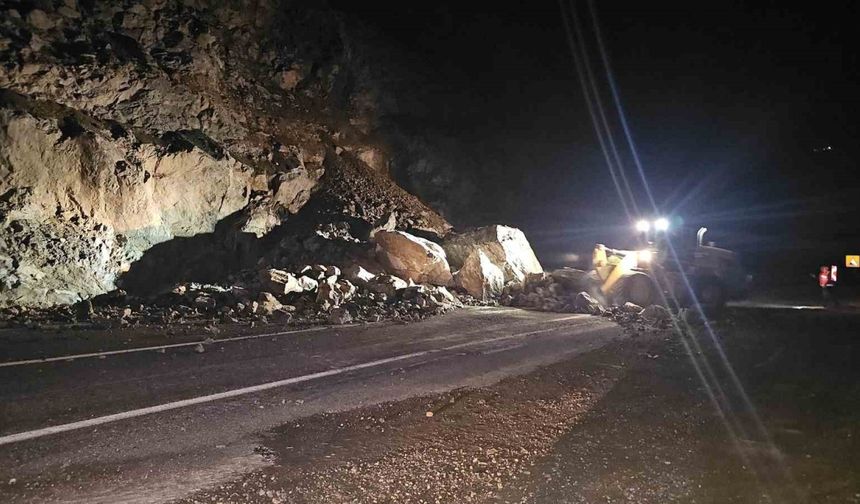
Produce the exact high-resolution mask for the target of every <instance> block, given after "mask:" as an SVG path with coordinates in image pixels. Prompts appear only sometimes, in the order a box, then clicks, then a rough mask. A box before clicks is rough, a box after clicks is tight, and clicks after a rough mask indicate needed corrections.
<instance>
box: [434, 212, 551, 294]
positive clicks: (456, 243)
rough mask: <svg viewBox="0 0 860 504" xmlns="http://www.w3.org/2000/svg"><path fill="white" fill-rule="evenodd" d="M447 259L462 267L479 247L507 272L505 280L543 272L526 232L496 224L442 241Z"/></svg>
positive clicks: (450, 262)
mask: <svg viewBox="0 0 860 504" xmlns="http://www.w3.org/2000/svg"><path fill="white" fill-rule="evenodd" d="M442 247H443V249H444V250H445V253H446V255H447V257H448V262H449V264H450V265H451V267H452V268H454V269H460V268H462V267H463V266H464V265H465V263H466V260H467V259H468V258H469V256H470V255H472V253H474V252H475V251H477V250H480V251H482V252H483V253H484V254H486V256H487V257H488V258H489V260H490V261H491V262H492V263H493V264H495V265H496V266H497V267H498V268H499V269H501V270H502V272H503V273H504V275H505V281H506V282H511V281H513V282H518V283H519V282H522V281H523V280H525V278H526V275H528V274H530V273H542V272H543V268H542V267H541V265H540V262H539V261H538V259H537V257H536V256H535V253H534V251H533V250H532V247H531V245H529V242H528V240H527V239H526V235H525V234H523V232H522V231H520V230H519V229H517V228H512V227H508V226H500V225H493V226H487V227H483V228H478V229H475V230H474V231H470V232H467V233H462V234H459V235H456V236H453V237H450V238H448V239H446V240H445V241H444V242H443V244H442Z"/></svg>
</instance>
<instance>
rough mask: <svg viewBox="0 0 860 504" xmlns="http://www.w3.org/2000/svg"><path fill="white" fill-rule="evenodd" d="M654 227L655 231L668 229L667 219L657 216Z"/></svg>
mask: <svg viewBox="0 0 860 504" xmlns="http://www.w3.org/2000/svg"><path fill="white" fill-rule="evenodd" d="M654 229H656V230H657V231H668V230H669V219H666V218H663V217H661V218H659V219H657V220H655V221H654Z"/></svg>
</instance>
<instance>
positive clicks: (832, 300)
mask: <svg viewBox="0 0 860 504" xmlns="http://www.w3.org/2000/svg"><path fill="white" fill-rule="evenodd" d="M818 286H819V287H821V302H822V304H823V305H824V306H839V300H838V299H836V296H835V294H834V288H835V286H836V266H821V268H819V270H818Z"/></svg>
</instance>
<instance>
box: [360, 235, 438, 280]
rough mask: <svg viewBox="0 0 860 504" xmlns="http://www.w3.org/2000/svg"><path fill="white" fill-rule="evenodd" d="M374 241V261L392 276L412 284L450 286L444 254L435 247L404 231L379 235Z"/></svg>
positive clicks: (429, 242) (434, 244)
mask: <svg viewBox="0 0 860 504" xmlns="http://www.w3.org/2000/svg"><path fill="white" fill-rule="evenodd" d="M374 241H375V242H376V258H377V260H378V261H379V262H380V264H382V266H383V267H384V268H385V269H386V270H387V271H388V272H390V273H391V274H393V275H397V276H399V277H401V278H404V279H407V280H412V281H413V282H415V283H430V284H434V285H443V286H447V285H451V284H452V283H453V280H454V279H453V276H452V275H451V268H450V267H449V266H448V260H447V259H446V257H445V251H444V250H443V249H442V247H441V246H439V245H438V244H436V243H433V242H431V241H430V240H426V239H424V238H419V237H418V236H414V235H411V234H409V233H405V232H403V231H379V232H377V233H376V235H375V236H374Z"/></svg>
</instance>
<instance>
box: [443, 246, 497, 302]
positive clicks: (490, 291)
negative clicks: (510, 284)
mask: <svg viewBox="0 0 860 504" xmlns="http://www.w3.org/2000/svg"><path fill="white" fill-rule="evenodd" d="M454 283H455V284H456V285H457V287H460V288H462V289H463V290H465V291H466V292H468V293H469V294H471V295H472V296H474V297H475V298H477V299H482V300H485V299H487V298H489V297H498V296H499V295H500V294H501V293H502V289H503V288H504V286H505V275H504V273H502V270H501V269H499V267H498V266H496V265H495V264H493V263H492V261H490V258H489V257H487V254H485V253H484V251H483V250H480V249H478V250H473V251H472V253H471V254H469V257H467V258H466V261H465V262H464V263H463V267H462V268H460V270H459V271H457V273H455V274H454Z"/></svg>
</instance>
